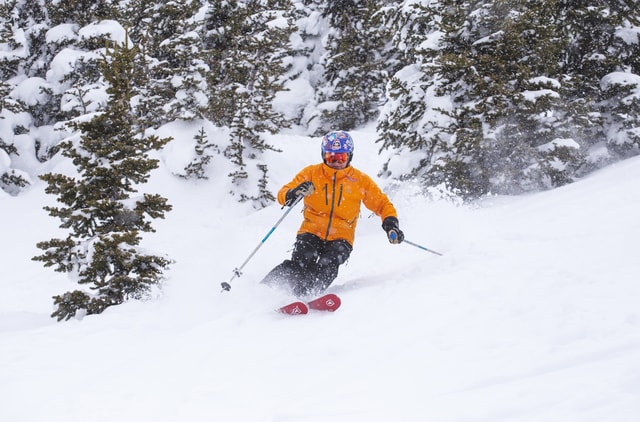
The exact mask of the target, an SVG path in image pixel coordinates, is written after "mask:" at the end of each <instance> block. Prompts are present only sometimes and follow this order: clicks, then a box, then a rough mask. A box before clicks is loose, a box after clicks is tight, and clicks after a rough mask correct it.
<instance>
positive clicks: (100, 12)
mask: <svg viewBox="0 0 640 422" xmlns="http://www.w3.org/2000/svg"><path fill="white" fill-rule="evenodd" d="M47 3H48V10H49V16H50V18H51V26H56V25H59V24H62V23H73V24H77V25H79V26H80V27H83V26H86V25H89V24H90V23H93V22H97V21H101V20H104V19H110V20H119V16H118V3H120V2H119V1H118V0H58V1H48V2H47Z"/></svg>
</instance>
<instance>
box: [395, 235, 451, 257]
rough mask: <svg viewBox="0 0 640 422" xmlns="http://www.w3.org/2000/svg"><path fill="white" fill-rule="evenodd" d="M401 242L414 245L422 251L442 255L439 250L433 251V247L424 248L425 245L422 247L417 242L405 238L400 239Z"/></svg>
mask: <svg viewBox="0 0 640 422" xmlns="http://www.w3.org/2000/svg"><path fill="white" fill-rule="evenodd" d="M402 243H406V244H407V245H411V246H415V247H416V248H418V249H422V250H423V251H427V252H431V253H434V254H436V255H440V256H442V254H441V253H440V252H436V251H434V250H433V249H429V248H425V247H424V246H422V245H418V244H417V243H413V242H410V241H408V240H406V239H405V240H403V241H402Z"/></svg>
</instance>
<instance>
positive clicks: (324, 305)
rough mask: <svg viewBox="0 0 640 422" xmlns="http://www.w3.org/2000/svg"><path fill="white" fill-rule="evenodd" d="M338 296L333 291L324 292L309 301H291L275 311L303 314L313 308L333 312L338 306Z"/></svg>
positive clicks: (339, 302)
mask: <svg viewBox="0 0 640 422" xmlns="http://www.w3.org/2000/svg"><path fill="white" fill-rule="evenodd" d="M341 303H342V302H341V301H340V298H339V297H338V295H335V294H333V293H329V294H326V295H324V296H321V297H319V298H317V299H314V300H312V301H310V302H309V303H304V302H299V301H297V302H292V303H290V304H288V305H285V306H283V307H281V308H279V309H278V310H277V311H278V312H280V313H281V314H287V315H304V314H306V313H308V312H309V309H313V310H316V311H328V312H334V311H335V310H336V309H338V308H339V307H340V304H341Z"/></svg>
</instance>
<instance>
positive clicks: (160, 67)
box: [121, 0, 209, 127]
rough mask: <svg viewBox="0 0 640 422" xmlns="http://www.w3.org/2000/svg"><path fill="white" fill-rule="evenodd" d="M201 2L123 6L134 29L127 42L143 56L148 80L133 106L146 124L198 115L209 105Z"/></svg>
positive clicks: (143, 2) (179, 0) (141, 2)
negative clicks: (136, 47) (203, 48)
mask: <svg viewBox="0 0 640 422" xmlns="http://www.w3.org/2000/svg"><path fill="white" fill-rule="evenodd" d="M200 6H201V1H199V0H174V1H171V2H166V1H157V0H155V1H150V0H149V1H146V0H137V1H134V2H127V3H124V4H123V5H122V8H123V10H122V12H121V15H122V16H123V20H124V22H125V24H126V25H127V26H128V27H131V28H133V30H132V33H133V34H134V35H133V36H132V41H133V42H134V43H137V44H138V45H140V46H141V48H142V52H143V53H144V55H145V57H146V63H145V64H146V68H147V70H146V71H147V73H148V75H149V78H148V85H147V86H146V87H140V93H141V95H140V98H139V99H138V101H137V106H136V108H137V111H138V113H139V115H140V116H141V117H140V118H141V119H142V120H144V121H146V122H147V124H149V125H151V126H153V127H158V126H160V125H162V124H165V123H168V122H171V121H174V120H176V119H183V120H190V119H194V118H199V117H203V116H204V115H205V114H206V109H207V105H208V97H207V94H208V88H207V83H206V73H207V72H208V70H209V67H208V66H207V64H206V61H205V59H204V58H203V54H202V40H201V39H200V35H201V33H202V32H201V31H200V29H201V24H202V22H199V21H198V20H197V19H196V18H195V16H196V15H197V13H198V11H199V8H200Z"/></svg>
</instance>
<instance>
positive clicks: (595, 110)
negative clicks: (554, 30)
mask: <svg viewBox="0 0 640 422" xmlns="http://www.w3.org/2000/svg"><path fill="white" fill-rule="evenodd" d="M558 3H559V4H560V7H559V9H558V10H559V12H560V14H561V15H562V16H563V21H564V26H563V28H562V29H563V32H564V34H565V37H567V38H570V39H571V44H570V48H568V49H567V50H566V52H565V56H564V57H563V59H564V60H563V63H565V74H566V78H567V79H568V80H570V81H571V83H572V84H573V87H574V89H573V91H572V97H570V98H568V100H570V101H571V102H573V103H575V104H585V106H584V107H583V108H585V109H586V112H585V113H583V114H582V115H579V116H578V118H579V119H580V121H581V122H582V123H583V124H587V123H588V122H591V128H590V129H591V130H589V131H588V132H587V133H586V134H585V137H584V138H585V144H586V145H587V146H588V147H590V148H591V149H592V150H593V153H592V154H590V155H589V156H588V160H589V164H590V168H588V169H587V170H591V169H593V168H594V167H595V168H597V167H600V166H602V165H604V164H607V163H609V162H611V161H612V160H618V159H620V158H625V157H629V156H631V155H637V154H639V153H640V150H639V149H638V147H639V144H638V141H639V138H640V108H639V105H640V102H639V99H640V98H639V93H640V86H639V85H638V82H640V77H639V76H638V75H640V40H639V34H640V9H638V4H637V2H634V1H625V0H616V1H606V0H598V1H591V2H577V3H576V2H567V1H559V2H558ZM603 141H606V145H607V147H608V151H609V153H610V156H609V157H604V158H603V153H602V147H601V145H602V142H603Z"/></svg>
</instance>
